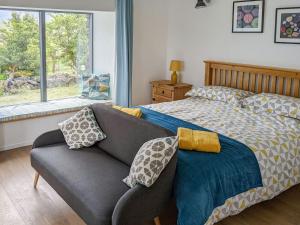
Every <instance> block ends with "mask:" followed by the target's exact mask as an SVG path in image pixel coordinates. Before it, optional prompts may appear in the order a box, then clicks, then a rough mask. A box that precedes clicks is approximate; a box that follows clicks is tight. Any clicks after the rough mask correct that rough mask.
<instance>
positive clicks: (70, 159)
mask: <svg viewBox="0 0 300 225" xmlns="http://www.w3.org/2000/svg"><path fill="white" fill-rule="evenodd" d="M92 109H93V111H94V114H95V116H96V119H97V121H98V123H99V125H100V127H101V128H102V130H103V131H104V132H105V134H106V135H107V138H106V139H105V140H103V141H102V142H99V143H98V144H96V145H95V146H93V147H90V148H85V149H81V150H69V149H68V146H67V145H66V143H65V140H64V137H63V134H62V132H61V131H60V130H55V131H51V132H48V133H45V134H43V135H41V136H40V137H38V138H37V139H36V140H35V142H34V144H33V149H32V152H31V164H32V166H33V168H34V169H35V170H36V171H37V176H36V179H35V185H36V183H37V181H38V177H39V175H41V176H42V177H43V178H44V179H45V180H46V181H47V182H48V183H49V184H50V185H51V186H52V187H53V188H54V190H55V191H56V192H57V193H58V194H59V195H60V196H61V197H62V198H63V199H64V200H65V201H66V202H67V203H68V204H69V205H70V206H71V207H72V208H73V209H74V211H75V212H76V213H77V214H78V215H79V216H80V217H81V218H82V219H83V220H84V221H85V222H86V223H87V224H88V225H135V224H137V225H141V224H143V222H144V221H150V220H152V219H153V218H155V217H157V216H158V215H159V214H160V213H161V211H162V210H163V208H164V207H166V205H167V204H168V203H169V200H170V198H171V192H172V183H173V178H174V175H175V170H176V156H174V157H173V159H172V160H171V162H170V163H169V165H168V166H167V168H166V169H165V170H164V171H163V173H162V174H161V176H160V178H159V179H158V180H157V182H156V183H155V184H154V185H153V186H152V187H150V188H146V187H143V186H141V185H138V186H136V187H135V188H133V189H129V188H128V187H127V186H126V185H125V184H124V183H123V182H122V179H123V178H125V177H126V176H127V175H128V174H129V170H130V165H131V163H132V161H133V159H134V156H135V154H136V153H137V151H138V150H139V148H140V147H141V145H142V144H143V143H145V142H146V141H148V140H151V139H154V138H158V137H165V136H171V135H174V134H172V133H171V132H169V131H167V130H165V129H163V128H161V127H158V126H155V125H153V124H150V123H148V122H146V121H143V120H141V119H137V118H135V117H132V116H129V115H127V114H124V113H122V112H119V111H117V110H114V109H112V108H111V107H109V106H104V105H101V104H95V105H93V106H92ZM155 221H156V224H159V220H158V219H156V220H155Z"/></svg>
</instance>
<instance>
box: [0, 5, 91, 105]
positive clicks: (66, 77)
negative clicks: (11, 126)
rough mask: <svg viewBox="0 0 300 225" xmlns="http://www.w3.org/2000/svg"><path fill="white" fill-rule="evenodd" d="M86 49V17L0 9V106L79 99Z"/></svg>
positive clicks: (85, 71) (88, 21) (88, 39)
mask: <svg viewBox="0 0 300 225" xmlns="http://www.w3.org/2000/svg"><path fill="white" fill-rule="evenodd" d="M41 28H42V29H41ZM42 32H44V37H45V38H41V37H43V36H41V35H42ZM91 46H92V14H88V13H73V12H50V11H28V10H15V9H12V10H9V9H0V106H6V105H15V104H20V103H31V102H39V101H41V100H42V101H46V100H54V99H62V98H67V97H74V96H80V95H81V85H82V84H81V81H82V79H81V77H82V76H87V75H90V74H91V73H92V65H93V64H92V60H93V59H92V47H91ZM43 47H44V50H45V54H44V55H45V57H43V54H41V51H42V50H41V49H43ZM43 62H44V63H43ZM41 65H45V66H44V67H46V68H44V70H41ZM41 71H42V72H41ZM43 71H46V72H45V74H43ZM43 80H45V81H46V82H45V83H46V84H47V86H45V87H44V88H43V85H42V84H41V83H42V82H43ZM42 93H46V94H44V96H43V94H42Z"/></svg>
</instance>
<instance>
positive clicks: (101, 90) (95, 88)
mask: <svg viewBox="0 0 300 225" xmlns="http://www.w3.org/2000/svg"><path fill="white" fill-rule="evenodd" d="M81 79H82V93H81V95H82V96H83V97H86V98H89V99H94V100H108V99H110V98H111V96H110V75H109V74H99V75H98V74H97V75H95V74H92V75H89V76H82V78H81Z"/></svg>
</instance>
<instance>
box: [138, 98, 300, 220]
mask: <svg viewBox="0 0 300 225" xmlns="http://www.w3.org/2000/svg"><path fill="white" fill-rule="evenodd" d="M144 107H145V108H149V109H151V110H154V111H157V112H160V113H164V114H167V115H170V116H173V117H175V118H178V119H182V120H185V121H187V122H190V123H193V124H196V125H198V126H201V127H205V128H207V129H209V130H212V131H215V132H217V133H220V134H223V135H225V136H227V137H230V138H232V139H235V140H237V141H240V142H242V143H244V144H245V145H247V146H248V147H249V148H250V149H251V150H252V151H253V152H254V153H255V156H256V158H257V161H258V163H259V167H260V171H261V175H262V179H263V186H264V187H261V188H255V189H252V190H249V191H247V192H245V193H242V194H239V195H237V196H235V197H233V198H230V199H228V200H227V201H226V202H225V204H224V205H222V206H220V207H218V208H216V209H215V210H214V211H213V213H212V215H211V216H210V218H209V219H208V221H207V222H206V224H205V225H212V224H214V223H217V222H218V221H220V220H222V219H224V218H225V217H228V216H230V215H235V214H238V213H240V212H241V211H243V210H244V209H246V208H247V207H249V206H251V205H254V204H257V203H259V202H261V201H265V200H269V199H272V198H273V197H275V196H277V195H278V194H280V193H281V192H283V191H285V190H287V189H288V188H290V187H292V186H294V185H296V184H298V183H300V121H299V120H295V119H290V118H286V117H280V116H275V115H271V114H254V113H252V112H250V111H248V110H246V109H242V108H238V107H233V106H232V105H229V104H226V103H222V102H219V101H211V100H207V99H203V98H199V97H198V98H197V97H196V98H189V99H186V100H181V101H176V102H169V103H160V104H154V105H148V106H144Z"/></svg>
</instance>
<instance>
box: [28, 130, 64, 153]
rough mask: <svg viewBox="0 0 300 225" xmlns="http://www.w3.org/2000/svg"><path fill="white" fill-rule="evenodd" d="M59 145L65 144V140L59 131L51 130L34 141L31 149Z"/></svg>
mask: <svg viewBox="0 0 300 225" xmlns="http://www.w3.org/2000/svg"><path fill="white" fill-rule="evenodd" d="M59 143H65V138H64V135H63V133H62V132H61V130H53V131H49V132H46V133H44V134H42V135H41V136H39V137H38V138H36V139H35V141H34V142H33V145H32V148H33V149H34V148H39V147H44V146H48V145H54V144H59Z"/></svg>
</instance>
